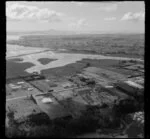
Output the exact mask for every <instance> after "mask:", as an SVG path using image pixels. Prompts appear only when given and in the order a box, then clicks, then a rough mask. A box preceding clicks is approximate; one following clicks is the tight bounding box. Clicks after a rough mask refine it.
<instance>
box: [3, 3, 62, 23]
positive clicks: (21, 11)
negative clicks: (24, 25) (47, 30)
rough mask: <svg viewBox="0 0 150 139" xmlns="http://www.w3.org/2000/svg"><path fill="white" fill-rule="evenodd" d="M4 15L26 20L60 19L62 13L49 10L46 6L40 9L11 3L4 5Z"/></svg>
mask: <svg viewBox="0 0 150 139" xmlns="http://www.w3.org/2000/svg"><path fill="white" fill-rule="evenodd" d="M6 16H7V19H8V20H12V21H13V20H15V21H17V20H18V21H20V20H28V21H47V22H58V21H61V17H62V16H63V14H62V13H59V12H56V11H53V10H49V9H47V8H43V9H40V8H38V7H36V6H31V5H30V6H29V5H23V4H19V3H12V4H7V5H6Z"/></svg>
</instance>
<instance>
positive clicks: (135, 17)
mask: <svg viewBox="0 0 150 139" xmlns="http://www.w3.org/2000/svg"><path fill="white" fill-rule="evenodd" d="M144 19H145V12H143V11H141V12H136V13H131V12H128V13H126V14H124V16H123V17H122V18H121V21H140V20H144Z"/></svg>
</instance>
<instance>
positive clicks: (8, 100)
mask: <svg viewBox="0 0 150 139" xmlns="http://www.w3.org/2000/svg"><path fill="white" fill-rule="evenodd" d="M26 97H27V96H21V97H15V98H10V99H6V101H10V100H14V99H21V98H26Z"/></svg>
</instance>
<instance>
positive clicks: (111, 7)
mask: <svg viewBox="0 0 150 139" xmlns="http://www.w3.org/2000/svg"><path fill="white" fill-rule="evenodd" d="M117 7H118V5H117V4H102V5H101V6H100V7H99V8H98V10H99V11H105V12H112V11H116V10H117Z"/></svg>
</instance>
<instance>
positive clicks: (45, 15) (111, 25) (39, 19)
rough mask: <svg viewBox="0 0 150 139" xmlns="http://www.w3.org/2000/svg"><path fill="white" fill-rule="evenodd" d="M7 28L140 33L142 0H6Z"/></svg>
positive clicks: (143, 14)
mask: <svg viewBox="0 0 150 139" xmlns="http://www.w3.org/2000/svg"><path fill="white" fill-rule="evenodd" d="M6 21H7V22H6V29H7V31H36V30H37V31H39V30H50V29H53V30H61V31H76V32H101V33H104V32H107V33H109V32H110V33H116V32H117V33H118V32H119V33H124V32H125V33H144V32H145V3H144V1H122V2H74V1H70V2H69V1H68V2H58V1H57V2H55V1H52V2H27V1H20V2H19V1H18V2H17V1H14V2H12V1H11V2H6Z"/></svg>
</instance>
